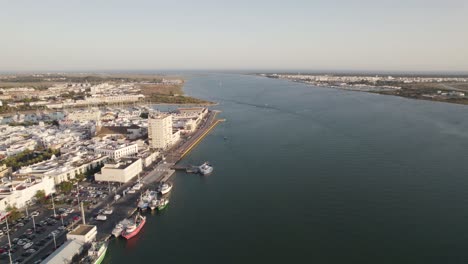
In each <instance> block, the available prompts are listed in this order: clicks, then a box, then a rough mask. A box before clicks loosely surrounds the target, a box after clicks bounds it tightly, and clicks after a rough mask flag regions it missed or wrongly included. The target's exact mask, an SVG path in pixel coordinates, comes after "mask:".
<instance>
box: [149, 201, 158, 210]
mask: <svg viewBox="0 0 468 264" xmlns="http://www.w3.org/2000/svg"><path fill="white" fill-rule="evenodd" d="M158 205H159V200H158V199H154V200H153V201H151V204H150V208H151V210H154V209H156V207H158Z"/></svg>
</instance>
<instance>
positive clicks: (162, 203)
mask: <svg viewBox="0 0 468 264" xmlns="http://www.w3.org/2000/svg"><path fill="white" fill-rule="evenodd" d="M168 204H169V199H167V198H161V200H159V204H158V210H159V211H161V210H163V209H164V208H166V206H167V205H168Z"/></svg>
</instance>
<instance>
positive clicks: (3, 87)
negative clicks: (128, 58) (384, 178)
mask: <svg viewBox="0 0 468 264" xmlns="http://www.w3.org/2000/svg"><path fill="white" fill-rule="evenodd" d="M183 84H184V80H183V79H181V78H177V77H168V76H152V75H97V74H56V73H54V74H31V75H3V76H0V114H7V113H15V112H25V111H35V110H50V109H52V110H53V109H64V108H76V107H78V108H79V107H88V106H104V105H112V104H137V103H169V104H205V105H207V104H209V102H207V101H203V100H199V99H196V98H193V97H188V96H184V94H183V90H182V86H183Z"/></svg>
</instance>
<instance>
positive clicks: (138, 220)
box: [122, 214, 146, 239]
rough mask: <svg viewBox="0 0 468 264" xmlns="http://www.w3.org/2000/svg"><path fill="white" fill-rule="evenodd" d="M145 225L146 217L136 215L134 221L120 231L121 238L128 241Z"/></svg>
mask: <svg viewBox="0 0 468 264" xmlns="http://www.w3.org/2000/svg"><path fill="white" fill-rule="evenodd" d="M145 223H146V217H144V216H141V215H140V214H137V215H136V216H135V220H134V221H133V222H132V223H131V224H129V225H128V226H127V228H125V230H124V231H122V236H123V237H124V238H125V239H130V238H132V237H134V236H136V235H137V234H138V233H139V232H140V230H141V229H142V228H143V226H144V225H145Z"/></svg>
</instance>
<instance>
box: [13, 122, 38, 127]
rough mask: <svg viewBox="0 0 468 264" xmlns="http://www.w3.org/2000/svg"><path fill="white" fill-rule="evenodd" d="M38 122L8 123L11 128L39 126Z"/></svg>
mask: <svg viewBox="0 0 468 264" xmlns="http://www.w3.org/2000/svg"><path fill="white" fill-rule="evenodd" d="M38 124H39V123H38V122H32V121H25V122H10V123H8V125H9V126H25V127H28V126H35V125H38Z"/></svg>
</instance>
